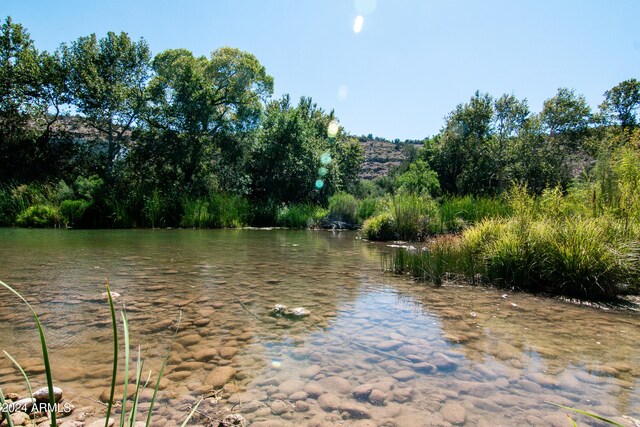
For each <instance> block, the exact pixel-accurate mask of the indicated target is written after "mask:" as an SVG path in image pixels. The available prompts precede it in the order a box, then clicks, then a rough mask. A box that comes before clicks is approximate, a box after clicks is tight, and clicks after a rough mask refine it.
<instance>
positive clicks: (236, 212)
mask: <svg viewBox="0 0 640 427" xmlns="http://www.w3.org/2000/svg"><path fill="white" fill-rule="evenodd" d="M182 207H183V211H182V217H181V219H180V226H181V227H193V228H237V227H243V226H245V225H248V224H249V223H250V220H251V209H250V205H249V201H248V200H247V199H246V198H244V197H241V196H236V195H227V194H212V195H211V196H209V197H206V198H195V199H194V198H185V199H184V200H183V202H182Z"/></svg>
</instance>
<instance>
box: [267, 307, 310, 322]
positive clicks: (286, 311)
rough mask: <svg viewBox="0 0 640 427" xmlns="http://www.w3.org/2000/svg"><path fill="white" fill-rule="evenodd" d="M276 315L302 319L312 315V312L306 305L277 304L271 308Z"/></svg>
mask: <svg viewBox="0 0 640 427" xmlns="http://www.w3.org/2000/svg"><path fill="white" fill-rule="evenodd" d="M271 315H272V316H274V317H288V318H290V319H301V318H303V317H307V316H309V315H311V312H310V311H309V310H307V309H306V308H304V307H296V308H288V307H287V306H286V305H282V304H276V305H275V306H274V307H273V308H272V309H271Z"/></svg>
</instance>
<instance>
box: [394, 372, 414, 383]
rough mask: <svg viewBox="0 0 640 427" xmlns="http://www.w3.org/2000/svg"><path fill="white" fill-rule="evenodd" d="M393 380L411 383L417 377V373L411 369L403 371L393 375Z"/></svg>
mask: <svg viewBox="0 0 640 427" xmlns="http://www.w3.org/2000/svg"><path fill="white" fill-rule="evenodd" d="M391 376H392V377H393V378H395V379H397V380H398V381H409V380H412V379H414V378H415V377H416V373H415V372H413V371H410V370H409V369H403V370H401V371H398V372H396V373H395V374H393V375H391Z"/></svg>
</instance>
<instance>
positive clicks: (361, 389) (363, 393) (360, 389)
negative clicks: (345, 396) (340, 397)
mask: <svg viewBox="0 0 640 427" xmlns="http://www.w3.org/2000/svg"><path fill="white" fill-rule="evenodd" d="M371 390H373V386H372V385H371V384H362V385H359V386H357V387H356V388H354V389H353V390H351V394H352V395H353V397H355V398H356V399H359V400H367V398H368V397H369V394H370V393H371Z"/></svg>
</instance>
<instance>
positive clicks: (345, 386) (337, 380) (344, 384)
mask: <svg viewBox="0 0 640 427" xmlns="http://www.w3.org/2000/svg"><path fill="white" fill-rule="evenodd" d="M318 384H320V386H321V387H323V388H324V389H325V390H327V391H330V392H333V393H339V394H347V393H349V390H351V384H350V383H349V381H347V380H345V379H344V378H342V377H337V376H333V377H327V378H323V379H321V380H318Z"/></svg>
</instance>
